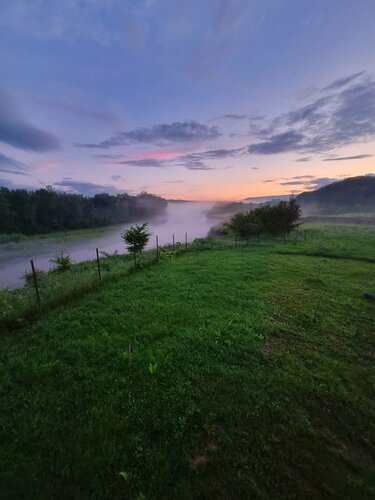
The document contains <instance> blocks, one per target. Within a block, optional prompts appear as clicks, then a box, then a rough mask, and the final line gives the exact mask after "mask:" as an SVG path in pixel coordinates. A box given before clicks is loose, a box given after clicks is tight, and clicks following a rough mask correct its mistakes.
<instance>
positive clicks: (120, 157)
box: [92, 154, 129, 160]
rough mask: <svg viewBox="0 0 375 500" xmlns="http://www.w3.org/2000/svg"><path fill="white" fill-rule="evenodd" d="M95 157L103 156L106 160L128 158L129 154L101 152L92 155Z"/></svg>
mask: <svg viewBox="0 0 375 500" xmlns="http://www.w3.org/2000/svg"><path fill="white" fill-rule="evenodd" d="M92 157H93V158H102V159H104V160H123V159H125V158H128V157H129V156H128V155H125V154H122V155H111V154H100V155H92Z"/></svg>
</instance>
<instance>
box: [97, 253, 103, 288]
mask: <svg viewBox="0 0 375 500" xmlns="http://www.w3.org/2000/svg"><path fill="white" fill-rule="evenodd" d="M96 262H97V264H98V273H99V279H100V280H101V279H102V275H101V272H100V259H99V250H98V249H96Z"/></svg>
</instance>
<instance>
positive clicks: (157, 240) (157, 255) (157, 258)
mask: <svg viewBox="0 0 375 500" xmlns="http://www.w3.org/2000/svg"><path fill="white" fill-rule="evenodd" d="M156 262H159V236H158V235H156Z"/></svg>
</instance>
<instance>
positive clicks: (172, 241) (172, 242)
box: [172, 234, 174, 250]
mask: <svg viewBox="0 0 375 500" xmlns="http://www.w3.org/2000/svg"><path fill="white" fill-rule="evenodd" d="M172 248H173V250H174V234H172Z"/></svg>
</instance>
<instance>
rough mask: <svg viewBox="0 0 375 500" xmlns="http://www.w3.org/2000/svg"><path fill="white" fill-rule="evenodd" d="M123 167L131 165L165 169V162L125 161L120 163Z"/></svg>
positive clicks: (147, 160) (151, 159)
mask: <svg viewBox="0 0 375 500" xmlns="http://www.w3.org/2000/svg"><path fill="white" fill-rule="evenodd" d="M115 163H120V164H121V165H130V166H132V167H163V166H164V164H165V161H164V160H156V159H155V158H144V159H143V160H125V161H118V162H115Z"/></svg>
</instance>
